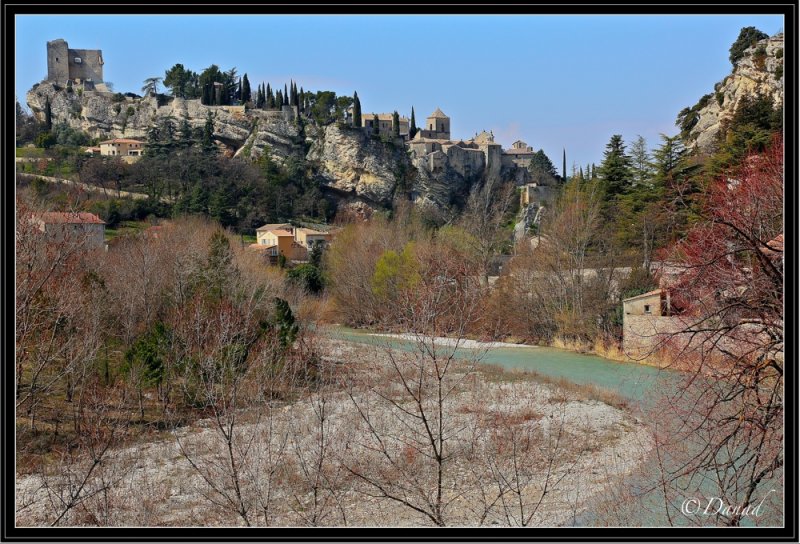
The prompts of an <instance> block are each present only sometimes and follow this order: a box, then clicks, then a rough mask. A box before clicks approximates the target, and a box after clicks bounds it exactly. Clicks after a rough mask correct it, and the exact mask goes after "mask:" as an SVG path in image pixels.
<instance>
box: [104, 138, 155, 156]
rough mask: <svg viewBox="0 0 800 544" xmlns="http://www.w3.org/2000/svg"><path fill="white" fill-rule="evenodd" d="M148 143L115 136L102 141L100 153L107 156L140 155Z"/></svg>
mask: <svg viewBox="0 0 800 544" xmlns="http://www.w3.org/2000/svg"><path fill="white" fill-rule="evenodd" d="M145 146H146V144H145V143H144V142H141V141H139V140H132V139H130V138H114V139H113V140H106V141H105V142H100V154H101V155H103V156H106V157H140V156H141V155H142V153H143V152H144V148H145Z"/></svg>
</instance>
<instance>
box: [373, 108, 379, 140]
mask: <svg viewBox="0 0 800 544" xmlns="http://www.w3.org/2000/svg"><path fill="white" fill-rule="evenodd" d="M379 122H380V121H378V114H377V113H376V114H374V115H373V116H372V135H373V136H379V135H380V133H381V130H380V127H379V126H378V124H379Z"/></svg>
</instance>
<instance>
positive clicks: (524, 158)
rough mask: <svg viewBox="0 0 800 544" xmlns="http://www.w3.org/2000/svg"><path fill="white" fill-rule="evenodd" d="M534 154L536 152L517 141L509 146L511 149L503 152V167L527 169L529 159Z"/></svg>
mask: <svg viewBox="0 0 800 544" xmlns="http://www.w3.org/2000/svg"><path fill="white" fill-rule="evenodd" d="M535 154H536V151H534V149H533V148H532V147H531V146H529V145H528V144H526V143H525V142H523V141H522V140H517V141H516V142H514V143H513V144H511V149H508V150H506V151H503V166H512V165H515V166H518V167H520V168H528V166H529V165H530V163H531V159H532V158H533V156H534V155H535Z"/></svg>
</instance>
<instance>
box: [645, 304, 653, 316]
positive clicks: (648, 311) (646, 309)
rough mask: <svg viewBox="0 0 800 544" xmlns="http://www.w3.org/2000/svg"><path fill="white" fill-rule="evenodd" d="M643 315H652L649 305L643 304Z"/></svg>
mask: <svg viewBox="0 0 800 544" xmlns="http://www.w3.org/2000/svg"><path fill="white" fill-rule="evenodd" d="M644 313H646V314H652V313H653V312H652V311H651V310H650V305H649V304H645V305H644Z"/></svg>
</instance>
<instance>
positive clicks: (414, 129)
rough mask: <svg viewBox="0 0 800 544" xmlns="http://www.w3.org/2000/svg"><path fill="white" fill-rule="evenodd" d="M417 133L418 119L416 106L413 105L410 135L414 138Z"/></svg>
mask: <svg viewBox="0 0 800 544" xmlns="http://www.w3.org/2000/svg"><path fill="white" fill-rule="evenodd" d="M416 134H417V120H416V119H415V118H414V106H411V123H410V124H409V126H408V137H409V138H410V139H412V140H413V139H414V136H416Z"/></svg>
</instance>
